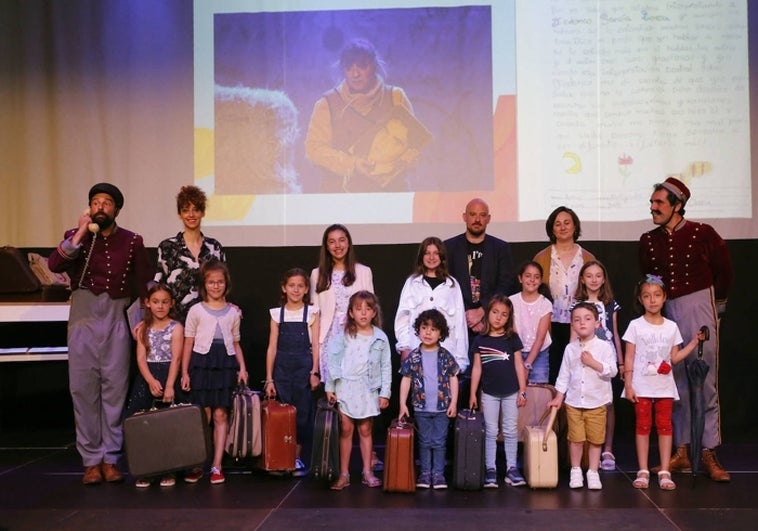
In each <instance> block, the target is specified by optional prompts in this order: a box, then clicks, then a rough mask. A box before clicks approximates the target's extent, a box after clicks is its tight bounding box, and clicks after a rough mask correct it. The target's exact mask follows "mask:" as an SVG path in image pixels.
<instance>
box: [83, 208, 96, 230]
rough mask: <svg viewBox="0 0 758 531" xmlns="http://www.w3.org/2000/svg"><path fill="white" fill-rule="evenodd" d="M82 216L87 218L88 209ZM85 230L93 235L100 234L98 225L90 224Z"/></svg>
mask: <svg viewBox="0 0 758 531" xmlns="http://www.w3.org/2000/svg"><path fill="white" fill-rule="evenodd" d="M83 215H85V216H89V208H88V209H86V210H85V211H84V213H83ZM87 230H88V231H90V232H91V233H93V234H97V233H98V232H100V225H98V224H97V223H94V222H92V223H90V224H88V225H87Z"/></svg>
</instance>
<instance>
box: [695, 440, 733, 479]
mask: <svg viewBox="0 0 758 531" xmlns="http://www.w3.org/2000/svg"><path fill="white" fill-rule="evenodd" d="M702 456H703V466H704V467H705V471H706V472H707V473H708V476H709V477H710V478H711V479H712V480H713V481H719V482H722V483H725V482H727V481H729V480H731V479H732V478H731V476H730V475H729V472H727V471H726V470H724V467H723V466H721V463H719V460H718V458H717V457H716V452H714V451H713V450H711V449H709V448H703V453H702Z"/></svg>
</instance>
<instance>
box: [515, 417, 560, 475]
mask: <svg viewBox="0 0 758 531" xmlns="http://www.w3.org/2000/svg"><path fill="white" fill-rule="evenodd" d="M548 414H549V415H548ZM557 414H558V408H556V407H551V408H549V409H548V410H546V411H545V414H544V415H542V418H541V419H540V421H539V422H538V423H537V424H538V425H537V426H525V427H524V429H523V441H524V477H525V478H526V481H527V483H528V484H529V486H530V487H532V488H533V489H536V488H548V489H552V488H555V487H556V486H558V438H557V437H556V435H555V431H553V424H554V423H555V417H556V415H557ZM545 417H548V421H547V425H545V426H542V425H541V424H542V423H543V422H544V420H545Z"/></svg>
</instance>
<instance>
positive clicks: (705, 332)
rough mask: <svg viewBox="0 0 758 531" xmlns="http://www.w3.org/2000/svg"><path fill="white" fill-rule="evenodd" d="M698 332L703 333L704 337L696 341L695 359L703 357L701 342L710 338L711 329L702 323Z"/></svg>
mask: <svg viewBox="0 0 758 531" xmlns="http://www.w3.org/2000/svg"><path fill="white" fill-rule="evenodd" d="M700 333H701V334H703V336H704V337H705V339H703V340H700V341H698V342H697V359H699V360H701V359H703V343H705V342H706V341H708V340H709V339H710V338H711V330H710V329H709V328H708V327H707V326H705V325H703V326H701V327H700Z"/></svg>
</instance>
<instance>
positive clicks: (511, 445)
mask: <svg viewBox="0 0 758 531" xmlns="http://www.w3.org/2000/svg"><path fill="white" fill-rule="evenodd" d="M517 396H518V393H513V394H512V395H508V396H503V397H500V396H492V395H488V394H487V393H482V413H483V414H484V462H485V466H486V468H488V469H490V468H495V452H496V451H497V432H498V420H500V422H501V424H500V429H501V430H502V431H503V437H504V439H505V462H506V469H508V468H511V467H514V466H516V457H517V453H518V432H517V430H518V428H517V425H518V406H517V405H516V397H517ZM501 409H502V412H503V415H502V417H501V416H500V410H501Z"/></svg>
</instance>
